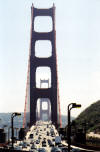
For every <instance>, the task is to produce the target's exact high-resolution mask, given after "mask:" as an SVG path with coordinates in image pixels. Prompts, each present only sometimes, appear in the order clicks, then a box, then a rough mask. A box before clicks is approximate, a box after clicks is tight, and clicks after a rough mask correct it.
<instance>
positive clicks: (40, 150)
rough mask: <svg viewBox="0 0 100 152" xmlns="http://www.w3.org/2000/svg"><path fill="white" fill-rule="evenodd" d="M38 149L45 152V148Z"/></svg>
mask: <svg viewBox="0 0 100 152" xmlns="http://www.w3.org/2000/svg"><path fill="white" fill-rule="evenodd" d="M38 151H39V152H46V150H45V149H44V148H39V149H38Z"/></svg>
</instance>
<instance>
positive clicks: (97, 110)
mask: <svg viewBox="0 0 100 152" xmlns="http://www.w3.org/2000/svg"><path fill="white" fill-rule="evenodd" d="M75 122H76V124H77V126H78V127H80V128H83V127H85V128H86V130H87V131H95V132H100V100H99V101H97V102H95V103H93V104H92V105H90V106H89V107H88V108H86V109H85V110H84V111H83V112H82V113H81V114H80V115H79V116H78V117H77V118H76V119H75Z"/></svg>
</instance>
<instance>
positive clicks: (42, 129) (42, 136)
mask: <svg viewBox="0 0 100 152" xmlns="http://www.w3.org/2000/svg"><path fill="white" fill-rule="evenodd" d="M56 136H59V134H58V132H57V130H56V128H55V126H54V125H52V124H51V122H42V121H38V122H37V123H36V125H35V126H32V127H31V128H30V130H29V131H28V132H27V134H26V137H25V140H24V141H18V142H17V143H15V144H14V147H15V149H19V150H23V151H33V150H34V149H37V150H38V151H39V149H40V148H44V149H45V150H46V152H51V149H52V147H55V146H56V144H55V137H56ZM61 147H65V150H61V151H57V152H67V143H66V142H65V141H61V144H60V147H59V148H61ZM75 149H78V150H77V152H78V151H85V150H84V149H82V148H77V147H74V146H73V150H72V151H73V152H75V151H74V150H75ZM72 151H71V152H72ZM88 151H89V150H88ZM41 152H42V151H41ZM44 152H45V151H44Z"/></svg>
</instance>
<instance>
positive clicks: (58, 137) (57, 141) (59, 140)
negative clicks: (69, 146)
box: [55, 136, 61, 145]
mask: <svg viewBox="0 0 100 152" xmlns="http://www.w3.org/2000/svg"><path fill="white" fill-rule="evenodd" d="M55 144H56V145H59V144H61V137H60V136H56V137H55Z"/></svg>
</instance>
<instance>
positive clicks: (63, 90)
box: [0, 0, 100, 116]
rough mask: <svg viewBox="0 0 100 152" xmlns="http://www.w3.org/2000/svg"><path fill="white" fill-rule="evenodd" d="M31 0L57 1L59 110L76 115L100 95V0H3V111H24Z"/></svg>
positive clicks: (38, 0) (38, 2)
mask: <svg viewBox="0 0 100 152" xmlns="http://www.w3.org/2000/svg"><path fill="white" fill-rule="evenodd" d="M32 2H33V4H34V6H35V7H40V8H44V7H47V8H48V7H51V6H52V4H53V2H54V3H55V6H56V34H57V35H56V36H57V38H56V39H57V45H56V48H57V57H58V77H59V90H60V102H61V112H62V114H66V113H67V106H68V104H69V103H70V102H77V103H80V104H82V108H81V109H73V111H72V115H73V116H77V115H78V114H79V113H80V112H81V111H82V110H84V109H85V108H86V107H87V106H89V105H90V104H92V103H93V102H95V101H97V100H99V99H100V0H63V1H61V0H0V112H14V111H23V110H24V103H25V88H26V78H27V64H28V54H29V42H30V26H31V9H30V7H31V4H32ZM37 23H38V21H37ZM43 23H46V22H41V23H40V24H39V29H42V28H43V27H45V28H46V27H50V25H49V24H48V25H49V26H46V25H45V26H43ZM37 25H38V24H37ZM45 28H44V29H45ZM37 46H38V44H37ZM40 48H41V47H40ZM38 49H39V46H38ZM44 54H45V53H44ZM46 76H47V75H46Z"/></svg>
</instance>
